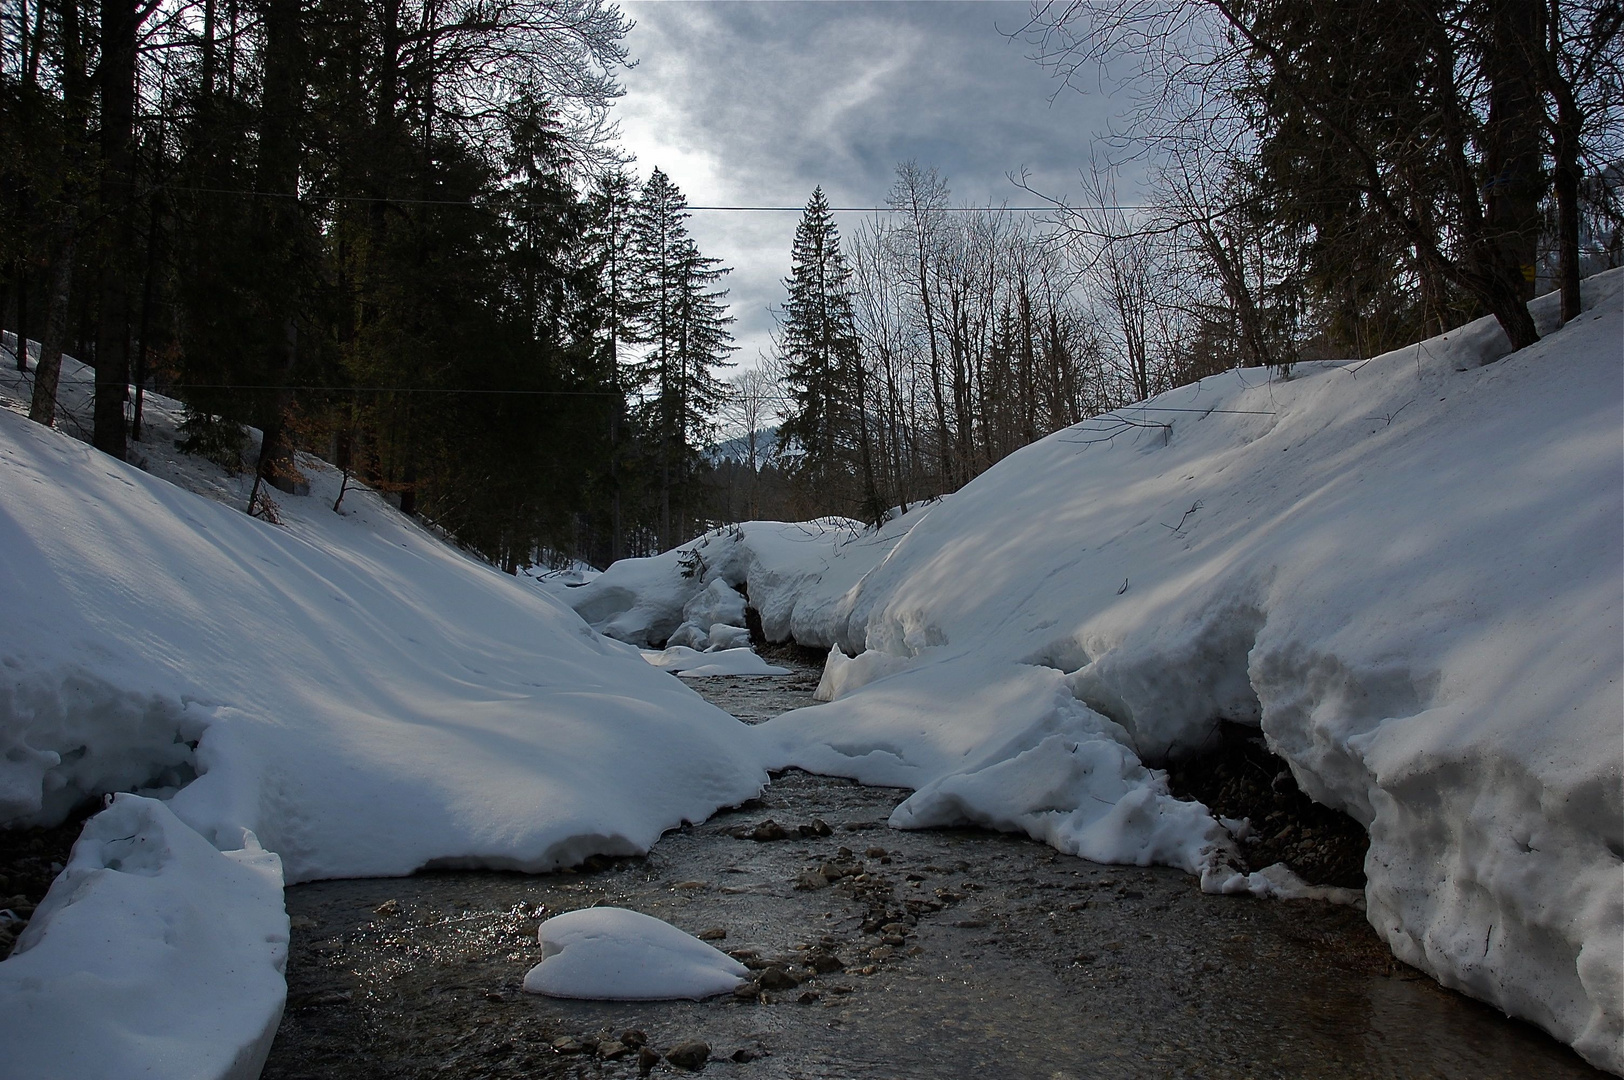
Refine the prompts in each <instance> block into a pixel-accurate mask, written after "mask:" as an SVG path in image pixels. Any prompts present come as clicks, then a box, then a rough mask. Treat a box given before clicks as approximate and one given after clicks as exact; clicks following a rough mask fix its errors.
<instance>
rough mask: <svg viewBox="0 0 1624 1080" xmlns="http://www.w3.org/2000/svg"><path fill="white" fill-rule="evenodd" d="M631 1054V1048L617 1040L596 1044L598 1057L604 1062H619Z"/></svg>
mask: <svg viewBox="0 0 1624 1080" xmlns="http://www.w3.org/2000/svg"><path fill="white" fill-rule="evenodd" d="M631 1052H632V1048H631V1047H629V1046H627V1045H626V1044H625V1043H623V1042H621V1041H619V1040H618V1039H611V1040H609V1041H608V1042H602V1043H599V1044H598V1056H599V1057H601V1058H603V1059H604V1060H605V1061H619V1060H620V1059H621V1058H623V1057H625V1056H626V1055H627V1054H629V1053H631Z"/></svg>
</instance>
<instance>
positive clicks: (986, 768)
mask: <svg viewBox="0 0 1624 1080" xmlns="http://www.w3.org/2000/svg"><path fill="white" fill-rule="evenodd" d="M1621 283H1624V272H1619V271H1615V272H1611V273H1609V274H1606V275H1602V276H1598V277H1596V278H1592V279H1590V280H1589V281H1587V282H1586V304H1587V311H1586V313H1585V314H1584V315H1583V316H1582V317H1581V318H1579V319H1577V320H1575V321H1573V322H1572V323H1570V324H1569V325H1568V326H1566V327H1564V328H1562V329H1561V330H1559V331H1555V332H1553V333H1549V336H1547V337H1546V338H1545V339H1544V340H1543V341H1541V342H1540V343H1539V344H1537V345H1535V346H1533V347H1531V348H1529V349H1526V350H1523V351H1522V352H1520V353H1517V354H1516V355H1513V356H1508V357H1506V358H1505V359H1503V360H1500V361H1499V362H1498V363H1493V364H1487V366H1485V363H1486V361H1489V360H1492V359H1494V358H1496V357H1500V356H1504V355H1505V353H1506V351H1507V349H1506V345H1505V341H1504V338H1503V336H1502V335H1501V333H1500V331H1499V329H1498V327H1497V326H1495V325H1494V324H1493V322H1492V321H1491V320H1482V321H1479V322H1477V323H1473V324H1471V325H1470V326H1467V327H1464V328H1462V329H1460V330H1457V331H1453V332H1451V333H1449V334H1446V335H1443V336H1442V337H1440V338H1436V339H1433V340H1430V341H1427V342H1423V343H1421V344H1420V345H1417V346H1413V347H1411V348H1407V349H1402V350H1399V351H1397V352H1394V353H1390V354H1388V355H1385V356H1381V357H1377V358H1375V359H1373V360H1370V361H1367V362H1363V363H1321V364H1302V365H1298V366H1297V368H1296V369H1295V370H1294V373H1293V377H1292V378H1290V379H1289V380H1285V381H1281V380H1279V379H1273V380H1271V379H1269V378H1268V376H1267V375H1266V374H1265V373H1263V372H1261V371H1240V372H1232V373H1228V374H1225V375H1221V376H1215V377H1212V378H1209V379H1206V380H1203V381H1202V382H1200V383H1198V384H1195V385H1192V386H1187V387H1183V388H1181V389H1179V390H1175V391H1172V392H1169V393H1167V394H1163V395H1161V396H1160V397H1158V398H1156V399H1155V400H1153V401H1151V402H1148V403H1146V404H1145V405H1144V406H1143V407H1135V408H1132V409H1128V410H1124V411H1122V412H1120V413H1117V414H1113V415H1111V416H1108V417H1103V418H1099V419H1096V420H1091V421H1088V422H1085V423H1082V424H1079V425H1077V426H1075V427H1072V428H1070V429H1067V430H1065V431H1062V432H1059V433H1057V434H1055V435H1053V436H1051V437H1049V438H1047V439H1045V440H1043V441H1042V442H1040V443H1037V444H1035V445H1033V446H1030V447H1028V448H1026V449H1024V450H1022V451H1021V452H1019V453H1017V454H1015V455H1012V456H1011V457H1010V458H1008V459H1006V460H1005V461H1003V462H1002V463H1000V464H999V465H998V466H996V467H995V468H993V469H992V470H990V471H989V472H987V473H986V474H985V475H983V476H981V477H980V478H978V479H977V480H975V481H974V482H973V483H971V484H969V485H968V486H966V487H965V488H964V489H963V490H961V491H960V492H958V493H957V494H955V495H954V496H953V498H952V499H951V500H949V501H948V502H947V503H946V504H944V505H941V506H939V507H937V508H935V509H934V510H933V511H932V512H931V513H929V514H928V515H926V516H924V517H923V519H922V520H920V521H919V522H918V523H917V524H916V525H915V526H914V527H913V529H912V530H911V531H910V532H908V533H907V535H906V536H904V537H903V538H901V540H900V542H898V543H897V544H896V545H895V549H894V550H893V551H891V553H890V555H889V557H888V558H886V559H885V560H884V561H883V562H880V563H878V564H877V565H876V566H875V567H874V568H873V569H872V570H871V571H869V572H868V573H867V575H866V576H865V577H863V579H862V581H861V583H860V584H858V585H857V586H856V587H855V588H854V589H853V590H852V591H851V594H850V595H848V596H847V597H846V598H845V599H844V600H843V601H842V606H843V607H844V609H845V610H846V611H847V613H848V614H847V623H846V625H845V626H844V627H837V628H835V631H834V633H833V634H832V635H829V634H825V635H822V636H821V638H820V642H819V643H821V644H827V643H828V638H829V637H831V636H832V637H833V639H834V640H837V641H845V642H849V643H852V644H860V645H861V646H863V647H865V648H866V649H867V650H870V652H872V653H875V654H878V655H877V656H875V657H873V658H872V659H866V658H865V657H866V656H867V654H865V655H864V656H859V657H858V658H857V660H855V661H846V660H845V659H844V658H843V657H840V658H837V657H835V656H833V655H831V663H830V667H829V670H828V672H827V676H828V677H827V679H826V687H827V690H828V696H830V697H832V698H833V699H834V700H833V701H832V702H831V703H830V704H827V705H821V706H815V707H812V708H809V709H804V710H799V711H797V712H793V713H790V714H787V715H785V716H783V717H780V718H778V719H776V720H774V721H772V722H770V723H769V724H767V725H765V733H766V734H767V735H768V736H769V737H770V738H773V739H775V740H776V741H777V746H778V749H777V751H776V752H775V761H774V764H775V765H784V764H798V765H803V766H805V767H809V768H814V769H818V770H819V771H825V772H835V773H839V774H842V775H849V776H855V777H858V778H859V779H864V780H868V781H870V782H877V783H899V784H905V785H907V786H910V787H913V788H915V789H916V793H915V795H914V796H913V797H912V798H910V799H909V801H908V802H907V803H904V804H903V806H902V807H899V808H898V811H897V815H896V816H895V817H894V818H893V823H894V824H899V825H907V824H941V823H946V822H949V821H953V820H965V821H978V822H982V823H985V824H992V825H995V826H997V827H1001V828H1020V829H1024V830H1025V831H1027V832H1030V833H1032V834H1033V835H1040V836H1043V838H1044V839H1046V840H1048V841H1049V842H1051V843H1054V844H1055V845H1056V846H1057V847H1061V848H1062V849H1065V850H1079V851H1083V850H1085V848H1087V847H1088V845H1087V844H1085V842H1084V840H1083V838H1084V837H1086V836H1091V835H1098V836H1104V837H1106V842H1104V843H1102V845H1101V847H1100V848H1099V849H1095V850H1108V849H1109V848H1111V847H1112V845H1113V844H1115V845H1118V846H1119V848H1120V850H1118V851H1117V852H1116V853H1115V854H1114V856H1113V857H1114V858H1117V859H1122V860H1124V861H1143V860H1144V859H1145V858H1151V859H1154V860H1156V861H1165V862H1170V863H1173V864H1174V865H1188V861H1187V860H1188V859H1189V858H1190V857H1191V854H1192V852H1193V853H1194V854H1195V855H1197V856H1202V852H1203V850H1205V852H1206V854H1205V856H1203V857H1205V858H1207V859H1208V860H1209V861H1208V863H1207V864H1206V866H1207V867H1208V869H1209V870H1212V871H1213V872H1212V873H1209V874H1208V875H1207V876H1208V878H1209V887H1220V888H1246V889H1247V890H1248V891H1259V890H1260V889H1264V890H1265V891H1266V889H1265V886H1266V885H1267V883H1265V882H1260V881H1243V880H1234V881H1227V882H1226V881H1222V880H1219V879H1218V875H1217V874H1216V868H1215V866H1214V865H1213V863H1212V861H1211V860H1212V859H1214V858H1217V857H1219V856H1220V852H1219V848H1218V847H1209V848H1205V849H1204V848H1203V842H1202V840H1201V838H1200V837H1199V835H1198V834H1199V833H1200V831H1201V829H1202V828H1204V826H1202V825H1201V823H1200V821H1198V820H1196V819H1194V818H1192V819H1190V820H1187V821H1183V820H1179V821H1175V820H1173V819H1172V818H1173V815H1172V814H1170V813H1169V812H1168V811H1167V810H1166V809H1165V807H1166V804H1165V803H1164V802H1162V801H1161V799H1162V798H1163V797H1162V796H1161V794H1160V790H1159V789H1158V787H1157V783H1158V779H1157V776H1156V774H1154V773H1153V772H1151V771H1149V770H1143V769H1142V765H1141V759H1142V760H1143V761H1144V762H1150V763H1159V762H1162V761H1164V760H1166V759H1167V758H1169V757H1170V756H1174V755H1177V754H1180V753H1182V752H1185V751H1187V750H1189V749H1191V748H1193V747H1196V746H1197V745H1199V744H1200V743H1201V742H1202V740H1203V739H1205V738H1206V737H1207V736H1208V734H1209V732H1210V731H1211V730H1212V727H1213V725H1214V722H1215V721H1216V720H1218V719H1229V720H1234V721H1239V722H1243V723H1249V724H1257V725H1261V727H1262V730H1263V732H1264V734H1265V736H1266V737H1267V739H1268V742H1269V744H1270V746H1271V747H1272V748H1273V749H1274V750H1275V751H1276V752H1277V753H1279V754H1281V755H1282V756H1283V757H1285V758H1286V760H1287V761H1288V762H1289V763H1290V765H1291V768H1292V771H1293V773H1294V774H1295V775H1296V777H1297V779H1298V781H1299V782H1300V783H1301V785H1302V787H1303V788H1304V790H1306V791H1307V792H1308V793H1309V794H1311V795H1312V796H1313V797H1314V798H1316V799H1318V800H1320V801H1321V802H1324V803H1327V804H1329V805H1331V806H1334V807H1339V808H1341V809H1344V810H1346V811H1347V812H1348V813H1349V814H1351V815H1353V816H1354V817H1355V818H1357V819H1358V820H1359V821H1361V822H1363V823H1364V824H1366V825H1367V827H1368V829H1369V832H1370V837H1371V849H1370V855H1369V858H1368V861H1367V864H1366V871H1367V875H1368V880H1369V885H1368V888H1367V891H1366V900H1367V903H1368V911H1369V917H1370V920H1371V922H1372V924H1373V925H1374V926H1375V927H1376V928H1377V930H1378V931H1379V932H1380V933H1381V934H1382V935H1383V936H1384V937H1385V938H1386V939H1387V941H1388V942H1389V943H1390V944H1391V946H1392V948H1393V950H1394V952H1395V953H1396V954H1397V955H1398V956H1399V957H1400V958H1402V959H1403V960H1405V961H1406V962H1408V963H1411V964H1414V965H1415V966H1417V967H1420V968H1422V969H1423V970H1425V971H1428V972H1430V973H1431V974H1433V975H1434V976H1436V977H1437V978H1438V979H1439V980H1440V981H1441V982H1443V983H1445V984H1446V985H1449V986H1453V987H1457V988H1459V989H1461V990H1464V991H1465V992H1467V993H1469V994H1472V995H1473V996H1475V997H1479V998H1482V999H1484V1000H1486V1001H1489V1002H1491V1003H1493V1004H1495V1005H1497V1006H1499V1007H1500V1008H1502V1009H1504V1010H1505V1011H1507V1012H1509V1013H1511V1014H1513V1015H1516V1016H1520V1017H1523V1018H1526V1019H1528V1020H1531V1021H1533V1022H1535V1023H1537V1024H1539V1025H1541V1026H1542V1027H1544V1028H1545V1029H1546V1030H1548V1031H1550V1032H1551V1033H1552V1034H1554V1035H1555V1036H1556V1037H1558V1038H1560V1039H1562V1040H1563V1041H1566V1042H1569V1043H1571V1044H1573V1045H1574V1046H1575V1048H1576V1049H1578V1050H1579V1051H1580V1052H1581V1053H1582V1054H1584V1055H1585V1056H1586V1057H1587V1058H1588V1059H1589V1060H1591V1061H1593V1062H1595V1063H1597V1064H1599V1065H1601V1066H1603V1067H1606V1068H1609V1069H1613V1070H1615V1071H1620V1070H1624V1047H1621V1040H1624V782H1621V768H1624V711H1621V698H1620V676H1621V673H1624V634H1621V627H1624V623H1621V621H1620V620H1621V614H1624V575H1621V567H1624V469H1621V455H1620V431H1621V430H1624V358H1621V351H1624V350H1621V340H1624V313H1621V310H1620V307H1621V304H1620V286H1621ZM1555 300H1556V298H1555V297H1546V298H1544V299H1542V300H1540V301H1538V302H1537V303H1536V305H1535V310H1536V315H1537V316H1538V317H1539V319H1540V321H1541V323H1542V326H1543V328H1544V329H1546V330H1548V331H1549V330H1552V329H1554V327H1553V326H1552V322H1553V320H1554V316H1555V312H1556V303H1555ZM611 573H612V571H611ZM609 576H610V575H605V577H606V578H607V577H609ZM752 595H754V587H753V586H752ZM852 651H857V650H856V649H853V650H852ZM854 665H861V668H860V669H858V670H854V669H853V666H854ZM854 675H857V676H860V677H856V678H853V676H854ZM843 684H844V685H843ZM1107 718H1108V719H1107ZM1113 740H1114V741H1116V742H1117V743H1118V746H1119V749H1116V750H1114V751H1113V750H1112V749H1110V748H1109V747H1108V746H1107V745H1106V744H1108V743H1109V742H1111V741H1113ZM1092 798H1103V799H1106V800H1115V806H1114V807H1113V808H1111V810H1110V811H1109V812H1108V813H1106V814H1104V815H1100V814H1099V813H1098V812H1096V811H1090V810H1088V809H1087V808H1086V807H1085V806H1084V803H1085V802H1087V801H1089V800H1090V799H1092ZM1130 799H1131V800H1133V803H1132V805H1131V806H1130V807H1129V809H1128V810H1126V811H1118V810H1117V809H1116V808H1117V807H1121V806H1123V804H1124V803H1127V802H1128V801H1129V800H1130ZM1150 807H1155V808H1156V809H1157V812H1158V816H1157V818H1156V819H1155V820H1150V819H1148V817H1147V818H1146V819H1145V820H1139V819H1138V818H1136V819H1135V821H1134V822H1133V823H1131V824H1130V826H1129V827H1125V828H1118V827H1117V826H1116V824H1115V823H1114V821H1112V823H1111V824H1106V822H1107V821H1111V820H1112V819H1111V815H1112V814H1117V813H1121V814H1122V815H1123V816H1124V817H1133V816H1134V815H1135V814H1137V813H1138V812H1139V811H1140V810H1141V809H1144V808H1150ZM1102 809H1104V808H1103V807H1102ZM1200 816H1201V817H1204V816H1205V815H1200ZM1209 820H1210V819H1209ZM1090 830H1100V831H1099V832H1097V833H1091V831H1090ZM1175 836H1176V837H1177V839H1174V837H1175ZM1136 845H1138V846H1137V848H1136ZM1253 877H1254V878H1256V877H1258V875H1253ZM1277 891H1279V890H1278V889H1277Z"/></svg>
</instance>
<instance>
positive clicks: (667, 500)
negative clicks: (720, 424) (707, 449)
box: [627, 169, 734, 548]
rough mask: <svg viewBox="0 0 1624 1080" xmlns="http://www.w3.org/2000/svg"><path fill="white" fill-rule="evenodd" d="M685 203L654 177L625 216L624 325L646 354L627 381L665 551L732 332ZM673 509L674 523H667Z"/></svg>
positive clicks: (673, 538) (711, 264)
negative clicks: (637, 402)
mask: <svg viewBox="0 0 1624 1080" xmlns="http://www.w3.org/2000/svg"><path fill="white" fill-rule="evenodd" d="M687 206H688V201H687V199H686V198H684V196H683V194H682V192H681V191H680V190H678V188H677V186H676V185H675V184H673V183H672V182H671V178H670V177H668V176H666V175H665V173H663V172H661V171H660V170H659V169H655V170H654V172H653V173H652V174H651V175H650V176H649V178H648V182H647V183H645V184H644V185H643V191H642V194H641V196H640V197H639V198H638V201H637V205H636V207H635V208H634V211H633V215H632V229H631V252H630V254H631V258H630V269H631V275H630V279H629V281H628V285H629V288H628V290H627V291H628V296H627V308H628V312H629V315H630V319H629V320H628V321H629V323H630V324H631V326H632V328H633V329H634V333H635V340H636V341H637V342H639V343H641V344H643V345H646V346H647V347H648V351H647V353H646V355H645V356H644V358H643V361H642V363H641V364H640V365H638V367H637V368H636V369H635V371H634V377H633V380H632V381H633V383H634V387H635V389H637V390H640V391H642V395H643V404H642V407H641V409H640V410H639V411H640V413H641V414H642V415H641V419H642V421H643V427H644V430H645V432H646V433H647V436H648V437H649V438H650V439H651V441H652V442H653V443H654V458H655V460H654V467H655V470H656V471H657V473H658V476H659V482H658V483H659V499H660V502H659V539H660V546H661V547H662V548H669V547H670V546H672V545H673V544H674V543H676V542H677V540H678V539H680V537H678V536H677V535H676V532H675V531H674V529H673V525H680V524H681V520H680V518H681V514H682V509H683V506H684V504H685V503H686V502H688V501H689V500H688V499H687V496H688V495H689V494H690V492H689V490H688V489H689V488H690V487H691V486H692V483H691V482H692V480H693V475H694V466H695V464H696V462H697V461H698V458H699V452H700V449H701V448H702V447H703V445H704V443H705V441H706V439H707V438H708V436H709V434H710V430H711V427H712V417H713V416H714V415H715V413H716V410H717V408H718V406H719V405H720V403H721V398H722V386H721V383H720V382H719V381H718V380H717V378H716V369H717V368H719V367H723V366H726V363H727V357H728V355H729V354H730V353H731V352H732V351H733V348H734V346H733V335H732V334H731V333H730V332H729V331H728V329H727V328H728V326H729V324H731V323H732V322H733V320H732V319H731V318H729V317H728V316H727V315H725V314H724V310H725V309H724V308H723V304H722V301H723V300H724V299H725V298H726V296H727V292H726V290H717V289H714V288H713V286H714V285H715V284H716V283H717V282H718V281H719V280H720V279H721V277H722V275H723V274H726V273H727V272H728V271H727V270H726V269H725V268H721V267H719V263H720V261H721V260H719V259H713V258H709V257H707V256H705V255H702V254H700V251H699V247H698V245H697V244H695V243H694V240H693V238H692V237H691V236H689V235H688V230H687V227H686V226H684V225H683V222H684V221H685V220H686V219H687V217H688V212H687ZM673 504H675V506H676V512H677V517H678V520H677V521H676V522H674V521H673Z"/></svg>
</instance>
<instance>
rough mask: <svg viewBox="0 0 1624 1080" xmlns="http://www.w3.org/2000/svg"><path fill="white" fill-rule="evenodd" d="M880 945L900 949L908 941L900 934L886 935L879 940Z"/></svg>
mask: <svg viewBox="0 0 1624 1080" xmlns="http://www.w3.org/2000/svg"><path fill="white" fill-rule="evenodd" d="M880 943H881V944H882V945H890V946H893V947H894V948H901V947H902V946H904V945H906V944H908V939H907V938H905V937H903V936H902V935H901V934H886V935H885V936H884V937H882V938H881V939H880Z"/></svg>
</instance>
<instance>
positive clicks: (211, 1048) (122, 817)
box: [0, 795, 288, 1080]
mask: <svg viewBox="0 0 1624 1080" xmlns="http://www.w3.org/2000/svg"><path fill="white" fill-rule="evenodd" d="M240 840H241V843H240V844H239V845H238V846H237V847H236V848H235V849H234V850H231V851H226V852H221V851H217V850H215V848H214V846H213V845H212V844H210V843H209V842H208V841H206V840H204V839H203V838H202V837H201V836H199V835H198V834H197V833H196V832H194V831H193V830H192V829H189V828H187V827H186V826H185V825H184V824H182V823H181V822H180V821H179V819H177V818H176V817H175V815H174V814H172V813H170V812H169V809H168V808H167V807H166V806H165V805H164V804H163V803H161V802H157V801H155V800H152V799H144V798H141V797H140V796H136V795H119V796H117V797H116V798H115V800H114V802H113V805H112V806H111V807H110V808H109V809H107V810H105V811H103V812H102V813H100V814H98V815H97V816H96V817H94V818H92V819H91V820H90V821H89V822H88V823H87V824H86V826H85V831H84V833H83V834H82V835H81V836H80V838H79V842H78V843H77V844H76V845H75V846H74V849H73V857H72V858H71V859H70V860H69V862H68V865H67V868H66V869H65V870H64V871H63V872H62V874H61V876H60V877H59V878H58V879H57V881H56V882H55V883H54V884H53V885H52V886H51V891H50V893H49V894H48V895H47V897H46V899H45V902H44V903H43V904H41V905H40V906H39V908H38V910H36V911H35V912H34V918H33V919H32V921H30V922H29V924H28V929H27V930H25V931H24V932H23V936H22V937H21V938H20V939H19V940H18V942H17V946H16V949H15V950H14V951H13V953H12V955H11V958H10V959H8V960H6V961H5V962H4V963H0V1046H3V1047H4V1048H5V1049H4V1052H3V1053H0V1076H6V1077H16V1078H18V1080H22V1078H29V1080H40V1078H42V1077H73V1078H74V1080H102V1078H105V1080H125V1078H127V1077H131V1076H176V1077H180V1076H185V1077H216V1076H219V1077H243V1078H252V1077H256V1076H258V1075H259V1071H260V1067H261V1066H262V1065H264V1063H265V1055H266V1054H267V1053H268V1052H269V1051H270V1048H271V1040H272V1039H273V1038H274V1037H275V1035H276V1027H277V1023H278V1022H279V1021H280V1020H281V1017H282V1000H283V998H284V996H285V995H286V993H287V986H286V984H285V983H284V982H283V980H282V970H283V964H284V962H285V960H286V958H287V946H288V918H287V915H286V914H285V913H284V912H283V910H282V873H281V867H280V866H279V864H278V862H277V858H276V856H275V855H274V854H270V853H268V852H266V851H265V850H264V849H263V848H261V847H260V846H259V844H258V843H257V842H256V841H255V839H254V837H253V836H252V835H251V834H250V835H244V836H243V837H241V838H240Z"/></svg>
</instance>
